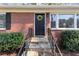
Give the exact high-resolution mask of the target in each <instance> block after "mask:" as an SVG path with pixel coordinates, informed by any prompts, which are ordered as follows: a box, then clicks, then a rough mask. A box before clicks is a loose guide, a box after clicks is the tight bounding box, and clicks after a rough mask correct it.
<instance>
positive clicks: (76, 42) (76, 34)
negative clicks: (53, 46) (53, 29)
mask: <svg viewBox="0 0 79 59" xmlns="http://www.w3.org/2000/svg"><path fill="white" fill-rule="evenodd" d="M61 41H62V46H63V48H64V49H65V50H68V51H79V31H78V30H66V31H62V33H61Z"/></svg>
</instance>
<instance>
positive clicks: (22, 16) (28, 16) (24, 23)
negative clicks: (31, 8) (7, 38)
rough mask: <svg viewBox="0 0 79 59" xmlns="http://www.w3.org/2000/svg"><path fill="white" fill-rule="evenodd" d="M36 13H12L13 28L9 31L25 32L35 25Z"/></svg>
mask: <svg viewBox="0 0 79 59" xmlns="http://www.w3.org/2000/svg"><path fill="white" fill-rule="evenodd" d="M33 24H34V13H11V29H10V30H7V32H20V31H21V32H24V33H25V34H27V32H28V28H30V27H33Z"/></svg>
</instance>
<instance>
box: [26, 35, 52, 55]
mask: <svg viewBox="0 0 79 59" xmlns="http://www.w3.org/2000/svg"><path fill="white" fill-rule="evenodd" d="M25 48H26V50H27V53H26V55H27V56H46V55H48V56H49V55H50V54H51V52H52V51H51V45H50V42H49V40H48V38H47V37H44V36H38V37H32V38H31V41H30V42H29V48H27V47H25Z"/></svg>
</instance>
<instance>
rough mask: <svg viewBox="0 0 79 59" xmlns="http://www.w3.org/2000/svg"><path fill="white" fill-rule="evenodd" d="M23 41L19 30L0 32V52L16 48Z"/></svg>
mask: <svg viewBox="0 0 79 59" xmlns="http://www.w3.org/2000/svg"><path fill="white" fill-rule="evenodd" d="M22 42H23V34H22V33H21V32H13V33H0V52H2V51H12V50H15V49H17V48H18V47H19V46H20V45H21V44H22Z"/></svg>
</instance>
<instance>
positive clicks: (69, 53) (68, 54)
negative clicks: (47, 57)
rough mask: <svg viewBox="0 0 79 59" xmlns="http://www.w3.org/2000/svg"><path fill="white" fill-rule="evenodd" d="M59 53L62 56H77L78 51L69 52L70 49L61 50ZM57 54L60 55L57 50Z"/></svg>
mask: <svg viewBox="0 0 79 59" xmlns="http://www.w3.org/2000/svg"><path fill="white" fill-rule="evenodd" d="M61 53H62V55H63V56H79V51H76V52H71V51H65V50H61ZM57 56H60V54H59V53H58V52H57Z"/></svg>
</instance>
